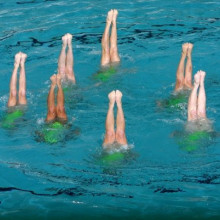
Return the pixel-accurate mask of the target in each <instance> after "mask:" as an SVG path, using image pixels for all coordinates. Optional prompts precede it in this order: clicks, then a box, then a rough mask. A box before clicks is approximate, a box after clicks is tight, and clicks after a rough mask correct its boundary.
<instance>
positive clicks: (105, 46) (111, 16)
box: [101, 9, 120, 66]
mask: <svg viewBox="0 0 220 220" xmlns="http://www.w3.org/2000/svg"><path fill="white" fill-rule="evenodd" d="M117 16H118V11H117V10H116V9H114V10H110V11H109V12H108V15H107V18H106V26H105V30H104V33H103V35H102V58H101V65H102V66H104V65H107V64H109V63H111V62H119V61H120V58H119V55H118V46H117V24H116V20H117ZM111 24H112V32H111V37H110V44H111V47H110V48H109V30H110V26H111Z"/></svg>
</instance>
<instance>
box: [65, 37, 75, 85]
mask: <svg viewBox="0 0 220 220" xmlns="http://www.w3.org/2000/svg"><path fill="white" fill-rule="evenodd" d="M66 36H67V44H68V50H67V55H66V76H67V78H68V79H69V80H70V81H72V82H73V83H74V84H75V83H76V79H75V75H74V70H73V64H74V63H73V49H72V35H71V34H66Z"/></svg>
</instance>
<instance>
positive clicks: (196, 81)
mask: <svg viewBox="0 0 220 220" xmlns="http://www.w3.org/2000/svg"><path fill="white" fill-rule="evenodd" d="M199 83H200V71H198V72H197V73H196V74H195V75H194V85H195V86H199Z"/></svg>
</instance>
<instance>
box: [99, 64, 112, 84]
mask: <svg viewBox="0 0 220 220" xmlns="http://www.w3.org/2000/svg"><path fill="white" fill-rule="evenodd" d="M115 73H116V69H115V68H114V67H112V66H111V67H109V68H108V69H106V70H105V71H103V72H99V73H98V74H96V75H95V78H96V79H99V80H101V81H103V82H105V81H107V80H108V79H109V78H110V77H111V76H112V75H113V74H115Z"/></svg>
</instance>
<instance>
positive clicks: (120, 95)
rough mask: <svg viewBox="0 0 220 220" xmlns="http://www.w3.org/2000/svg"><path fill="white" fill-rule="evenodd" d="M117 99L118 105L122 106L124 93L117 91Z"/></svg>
mask: <svg viewBox="0 0 220 220" xmlns="http://www.w3.org/2000/svg"><path fill="white" fill-rule="evenodd" d="M115 98H116V103H117V105H119V104H121V98H122V93H121V91H119V90H116V92H115Z"/></svg>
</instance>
